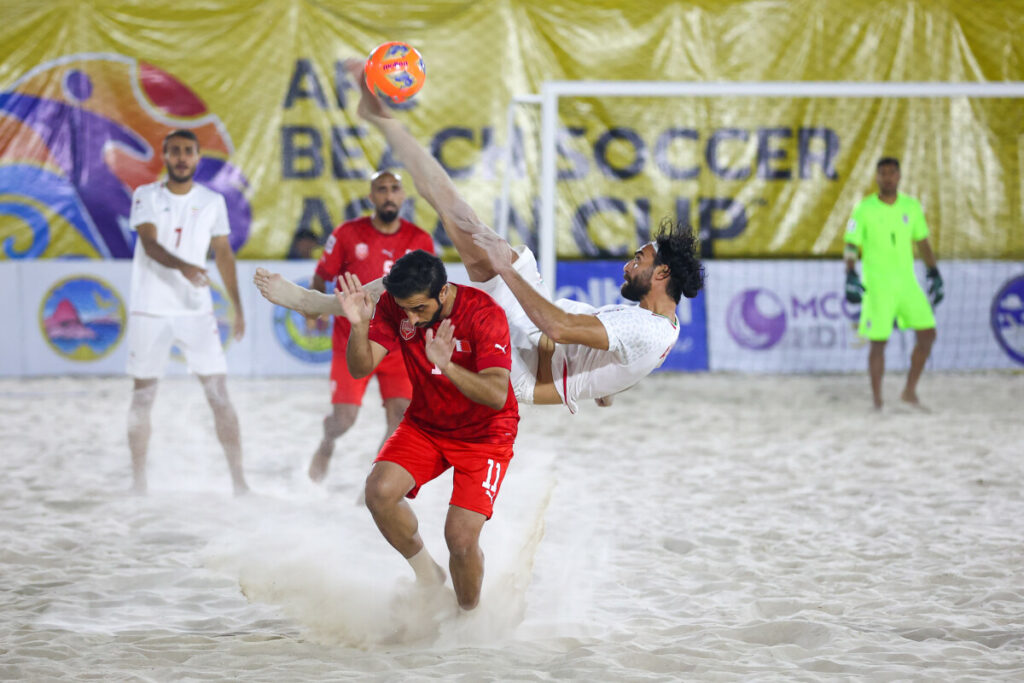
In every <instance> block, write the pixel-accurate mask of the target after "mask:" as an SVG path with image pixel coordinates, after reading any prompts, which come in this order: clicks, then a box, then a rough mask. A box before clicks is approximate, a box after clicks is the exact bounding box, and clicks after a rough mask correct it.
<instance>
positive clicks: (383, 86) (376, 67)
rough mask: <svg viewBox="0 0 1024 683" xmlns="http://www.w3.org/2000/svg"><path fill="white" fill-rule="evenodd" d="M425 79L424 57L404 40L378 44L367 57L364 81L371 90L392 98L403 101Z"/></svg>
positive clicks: (412, 93) (395, 100) (394, 100)
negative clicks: (403, 41)
mask: <svg viewBox="0 0 1024 683" xmlns="http://www.w3.org/2000/svg"><path fill="white" fill-rule="evenodd" d="M426 79H427V70H426V68H425V67H424V66H423V57H421V56H420V53H419V52H417V51H416V48H414V47H413V46H411V45H409V44H407V43H394V42H393V43H384V44H383V45H378V46H377V47H375V48H374V49H373V52H371V53H370V56H369V57H367V59H366V85H367V87H369V88H370V92H374V93H376V94H377V95H379V96H381V97H387V98H389V99H390V100H391V101H393V102H404V101H405V100H407V99H409V98H410V97H412V96H413V95H415V94H416V93H417V92H419V89H420V88H422V87H423V81H425V80H426Z"/></svg>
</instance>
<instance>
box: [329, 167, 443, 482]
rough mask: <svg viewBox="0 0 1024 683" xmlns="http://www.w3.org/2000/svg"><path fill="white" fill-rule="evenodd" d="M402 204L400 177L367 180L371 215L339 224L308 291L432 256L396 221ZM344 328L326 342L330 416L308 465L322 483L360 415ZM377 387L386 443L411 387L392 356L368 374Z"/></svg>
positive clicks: (360, 388) (359, 388)
mask: <svg viewBox="0 0 1024 683" xmlns="http://www.w3.org/2000/svg"><path fill="white" fill-rule="evenodd" d="M403 201H405V190H404V189H403V188H402V177H401V176H400V175H399V174H398V173H395V172H394V171H379V172H377V173H375V174H374V175H373V177H372V178H370V202H371V203H372V204H373V209H374V213H373V216H364V217H362V218H357V219H355V220H351V221H346V222H345V223H342V224H341V225H339V226H338V227H337V228H335V229H334V232H333V233H331V236H330V237H329V238H328V239H327V244H325V245H324V253H323V255H322V256H321V257H320V261H319V263H317V265H316V273H315V274H314V275H313V284H312V289H315V290H317V291H319V292H324V291H326V289H327V283H328V282H333V281H334V280H335V279H336V278H338V276H340V275H341V274H342V273H353V274H355V275H357V276H358V277H359V279H360V280H361V281H362V282H370V281H371V280H375V279H377V278H379V277H381V276H383V275H387V273H388V271H389V270H391V265H392V264H393V263H394V262H395V260H396V259H398V258H400V257H402V256H404V255H405V254H408V253H409V252H410V251H415V250H416V249H423V250H424V251H428V252H430V253H434V240H433V239H432V238H431V237H430V235H428V234H427V233H426V232H424V231H423V230H422V229H420V228H419V227H417V226H416V225H414V224H413V223H410V222H409V221H407V220H404V219H402V218H399V216H398V211H399V209H401V207H402V202H403ZM348 331H349V324H348V321H347V320H345V318H343V317H340V316H337V317H335V319H334V334H333V337H332V339H331V347H332V351H333V356H332V358H331V404H332V411H331V414H330V415H328V416H327V417H325V418H324V436H323V439H321V441H320V445H319V446H318V447H317V449H316V453H314V454H313V460H312V462H310V464H309V478H310V479H312V480H313V481H317V482H319V481H322V480H323V478H324V477H325V476H327V467H328V465H330V462H331V455H332V454H333V453H334V442H335V441H336V440H337V439H338V437H340V436H341V435H342V434H344V433H345V432H347V431H348V430H349V428H350V427H351V426H352V425H353V424H354V423H355V421H356V417H357V416H358V415H359V407H360V406H361V405H362V403H363V394H365V393H366V386H367V385H368V384H369V383H370V378H369V377H364V378H362V379H355V378H354V377H352V375H351V374H349V371H348V367H347V366H346V365H345V346H346V345H347V344H348ZM373 374H374V375H376V377H377V383H378V384H379V385H380V397H381V400H382V401H383V403H384V411H385V413H386V415H387V427H386V431H385V433H384V439H385V440H386V439H387V438H388V437H389V436H391V433H392V432H394V431H395V428H396V427H397V426H398V423H399V421H401V419H402V414H403V413H405V409H406V408H407V407H408V406H409V399H410V398H411V397H412V385H410V384H409V378H408V376H407V375H406V373H405V366H404V365H403V364H402V360H401V358H399V357H398V355H397V354H395V355H393V356H390V357H387V358H385V359H384V360H383V361H381V364H380V365H379V366H378V367H377V369H376V370H375V371H374V373H373Z"/></svg>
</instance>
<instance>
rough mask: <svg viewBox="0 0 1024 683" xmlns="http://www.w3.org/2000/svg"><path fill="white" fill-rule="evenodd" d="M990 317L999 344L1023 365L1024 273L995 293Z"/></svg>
mask: <svg viewBox="0 0 1024 683" xmlns="http://www.w3.org/2000/svg"><path fill="white" fill-rule="evenodd" d="M991 319H992V333H993V334H994V335H995V337H996V341H997V342H999V346H1000V347H1002V349H1003V351H1005V352H1006V354H1007V355H1008V356H1009V357H1010V358H1012V359H1013V360H1015V361H1017V362H1018V363H1020V364H1021V365H1024V275H1022V276H1020V277H1015V278H1013V279H1012V280H1010V281H1009V282H1007V283H1006V284H1005V285H1003V287H1002V288H1001V289H1000V290H999V292H997V293H996V295H995V298H993V300H992V314H991Z"/></svg>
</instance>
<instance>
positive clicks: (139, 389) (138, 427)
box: [128, 130, 248, 493]
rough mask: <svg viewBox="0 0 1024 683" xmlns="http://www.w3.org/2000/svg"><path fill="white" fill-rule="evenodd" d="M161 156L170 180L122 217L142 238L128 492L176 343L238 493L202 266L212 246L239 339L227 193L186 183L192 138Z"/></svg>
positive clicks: (139, 470) (139, 471) (194, 156)
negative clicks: (202, 396) (207, 410)
mask: <svg viewBox="0 0 1024 683" xmlns="http://www.w3.org/2000/svg"><path fill="white" fill-rule="evenodd" d="M163 153H164V163H165V164H166V166H167V179H166V180H164V181H160V182H155V183H150V184H148V185H142V186H140V187H138V188H136V190H135V193H134V194H133V195H132V210H131V216H130V217H129V220H128V224H129V226H130V227H131V228H132V229H133V230H135V231H136V232H137V233H138V236H139V238H138V241H137V242H136V243H135V254H134V256H133V258H132V284H131V307H130V314H129V318H128V374H130V375H132V377H134V378H135V384H134V391H133V392H132V403H131V408H130V412H129V414H128V445H129V448H130V450H131V454H132V475H133V479H134V488H135V491H136V492H139V493H144V492H145V491H146V486H147V484H146V452H147V449H148V446H149V437H150V431H151V429H150V417H149V416H150V412H151V410H152V407H153V400H154V398H155V397H156V386H157V381H158V380H159V378H160V377H161V375H163V371H164V366H165V365H166V363H167V358H168V356H169V354H170V351H171V347H172V346H173V345H174V344H175V343H177V344H178V346H179V347H180V348H181V349H182V351H183V353H184V355H185V360H186V361H187V362H188V368H189V370H190V371H191V372H194V373H195V374H196V375H198V376H199V381H200V383H201V384H202V386H203V391H204V392H205V393H206V399H207V401H208V402H209V404H210V407H211V408H212V409H213V418H214V424H215V426H216V430H217V438H218V439H219V440H220V443H221V445H222V446H223V447H224V453H225V455H226V457H227V461H228V467H229V469H230V471H231V481H232V484H233V485H234V489H235V492H236V493H244V492H245V491H247V490H248V486H247V485H246V483H245V477H244V475H243V473H242V446H241V442H240V441H241V440H240V437H239V430H238V416H237V415H236V413H235V409H234V407H233V406H232V405H231V399H230V398H229V397H228V391H227V362H226V360H225V357H224V349H223V347H222V346H221V341H220V333H219V331H218V329H217V319H216V318H215V317H214V314H213V300H212V298H211V296H210V287H209V283H210V281H209V278H208V277H207V274H206V269H205V267H204V265H205V264H206V258H207V254H208V253H209V251H210V248H211V247H212V248H213V253H214V259H215V260H216V262H217V270H219V271H220V276H221V279H222V281H223V282H224V287H225V288H226V289H227V292H228V296H230V297H231V302H232V303H233V304H234V308H235V320H234V336H235V339H241V338H242V335H243V334H244V333H245V317H244V315H243V313H242V305H241V302H240V301H239V298H238V280H237V277H236V273H235V257H234V254H233V253H232V251H231V244H230V243H229V241H228V235H229V233H230V229H229V226H228V214H227V207H226V205H225V203H224V197H222V196H221V195H220V194H218V193H216V192H214V191H213V190H210V189H208V188H206V187H204V186H202V185H200V184H198V183H195V182H194V181H193V176H194V175H195V172H196V168H197V167H198V165H199V141H198V140H197V139H196V135H195V133H193V132H192V131H190V130H176V131H173V132H171V133H170V134H168V135H167V137H166V138H164V143H163Z"/></svg>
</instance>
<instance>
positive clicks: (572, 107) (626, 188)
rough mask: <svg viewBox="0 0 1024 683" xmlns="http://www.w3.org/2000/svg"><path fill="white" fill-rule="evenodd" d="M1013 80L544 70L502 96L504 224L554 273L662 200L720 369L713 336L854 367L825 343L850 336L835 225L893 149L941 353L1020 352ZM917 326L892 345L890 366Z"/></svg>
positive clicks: (975, 362) (812, 367) (773, 362)
mask: <svg viewBox="0 0 1024 683" xmlns="http://www.w3.org/2000/svg"><path fill="white" fill-rule="evenodd" d="M1022 98H1024V83H855V82H843V83H839V82H836V83H832V82H762V83H755V82H750V83H741V82H734V83H724V82H717V83H689V82H686V83H677V82H599V81H554V82H547V83H544V85H543V87H542V89H541V92H540V93H539V94H532V95H528V96H523V97H519V98H516V99H515V100H513V101H512V102H511V103H510V105H509V108H508V119H507V126H506V127H507V131H506V135H507V140H509V144H507V145H506V146H505V155H506V160H505V161H506V163H505V165H504V168H505V169H506V173H505V177H504V181H503V186H502V193H501V199H500V201H499V209H498V211H499V213H498V217H499V220H498V229H499V230H500V231H502V232H503V233H505V234H509V235H510V236H511V239H512V240H513V241H517V240H519V241H527V240H528V239H533V240H535V241H534V244H533V246H534V247H535V250H536V252H537V256H538V261H539V263H540V266H541V271H542V275H543V276H544V278H545V280H546V281H547V282H548V283H550V285H551V286H552V288H553V290H558V289H559V288H560V285H561V283H559V282H558V277H557V272H558V270H557V267H556V266H557V264H558V263H559V262H560V261H567V260H579V259H597V260H622V259H623V258H624V257H625V256H627V255H630V254H632V252H633V250H634V249H635V248H636V247H637V246H638V245H639V244H641V243H643V242H644V241H646V240H647V239H649V237H650V235H651V234H652V232H656V231H657V229H658V225H659V223H660V221H661V220H662V219H663V218H668V219H669V220H672V221H676V220H678V221H682V222H685V223H688V224H690V225H692V226H694V229H696V230H697V231H698V232H699V235H700V239H701V250H702V254H703V255H704V256H705V257H706V258H707V260H708V266H709V268H708V270H709V275H710V278H709V285H708V297H707V299H708V300H707V302H706V307H707V314H708V342H709V347H711V352H712V353H711V355H712V362H711V366H712V369H714V368H715V367H716V361H715V360H714V357H715V355H716V354H715V349H714V346H715V345H716V344H724V345H725V346H730V345H738V346H739V347H740V348H742V349H746V350H747V351H766V350H767V349H768V348H771V349H772V353H767V352H764V353H759V354H749V353H748V354H741V355H743V360H736V359H735V358H733V359H729V358H730V355H729V354H724V353H721V352H719V353H718V354H717V356H718V358H719V359H720V360H721V361H722V363H723V364H721V365H718V367H720V368H721V369H738V370H755V371H756V370H765V371H772V370H775V369H785V368H794V369H802V370H808V371H817V370H842V369H862V367H863V364H862V361H861V358H860V356H861V355H862V354H860V353H858V354H856V360H855V361H842V362H840V363H837V361H836V357H837V356H836V354H835V353H834V352H835V349H836V348H837V346H844V347H850V346H852V347H855V346H856V345H857V344H858V341H857V339H856V335H855V334H852V332H851V329H850V328H851V324H850V321H851V319H856V315H857V311H856V307H851V306H849V305H848V304H846V303H845V302H844V301H843V299H842V278H843V266H842V263H841V254H842V245H843V234H844V231H845V229H846V225H847V223H848V221H849V218H850V215H851V212H852V211H853V209H854V207H855V206H856V204H857V203H858V202H859V201H860V200H861V199H862V198H864V197H865V196H867V195H869V194H871V193H873V192H875V191H876V186H875V182H874V178H875V165H876V162H877V161H878V159H879V158H881V157H895V158H897V159H899V161H900V166H901V173H902V178H901V182H900V188H899V189H900V192H903V193H906V194H908V195H911V196H913V197H915V198H917V199H918V200H919V201H920V202H921V204H922V206H923V209H924V213H925V216H926V219H927V222H928V226H929V229H930V235H929V241H930V244H931V246H932V248H933V250H934V251H935V253H936V255H937V257H938V259H939V268H940V271H941V272H942V274H943V277H944V279H945V282H946V289H947V297H946V300H945V301H944V302H943V303H942V304H940V305H939V306H938V307H937V309H936V314H937V316H938V317H939V318H940V320H939V324H938V327H939V334H940V339H942V340H943V342H942V343H940V344H939V346H938V347H937V348H936V353H935V355H934V356H933V359H932V362H933V364H934V365H937V366H938V367H950V368H988V367H1019V366H1022V365H1024V344H1022V341H1021V339H1020V336H1021V334H1024V333H1022V332H1021V331H1020V330H1021V329H1024V321H1022V319H1021V311H1019V310H1018V309H1017V308H1016V307H1017V306H1018V305H1020V302H1021V301H1022V300H1024V285H1022V284H1020V281H1019V280H1017V279H1016V278H1017V276H1019V275H1020V274H1021V273H1022V271H1024V266H1022V261H1024V229H1022V228H1021V225H1022V218H1024V173H1022V168H1024V99H1022ZM530 227H535V228H536V230H535V231H532V230H531V229H529V228H530ZM918 265H919V266H920V262H919V264H918ZM921 279H922V281H923V272H922V273H921ZM734 290H735V291H734ZM744 297H746V299H744ZM734 301H739V302H740V303H738V304H736V305H735V306H733V308H736V307H738V309H737V310H732V311H731V313H730V306H732V304H733V303H734ZM744 301H746V303H745V304H744V303H743V302H744ZM720 309H721V310H720ZM744 311H745V313H744ZM716 316H719V317H723V318H724V319H725V320H726V321H728V320H732V321H733V324H732V329H730V328H729V325H727V324H726V323H722V324H721V325H719V324H718V322H716V320H717V318H716ZM730 316H731V317H730ZM944 319H946V320H944ZM783 325H784V326H785V327H786V331H785V332H782V333H780V332H778V329H779V328H780V327H782V326H783ZM719 327H722V329H721V330H719V329H718V328H719ZM944 327H945V331H944V330H943V328H944ZM780 334H782V336H783V337H784V339H775V337H778V336H779V335H780ZM723 335H724V336H723ZM912 341H913V340H912V338H911V339H909V340H907V339H904V338H903V337H900V338H899V339H898V343H896V344H890V347H892V348H891V349H890V351H891V353H892V354H893V358H892V359H891V362H893V363H894V364H895V366H896V367H898V366H900V365H901V364H905V359H906V356H907V355H908V354H909V346H910V345H912ZM759 346H764V348H762V349H758V348H748V347H759ZM940 348H941V352H940ZM732 355H736V354H732ZM840 355H842V354H840Z"/></svg>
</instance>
